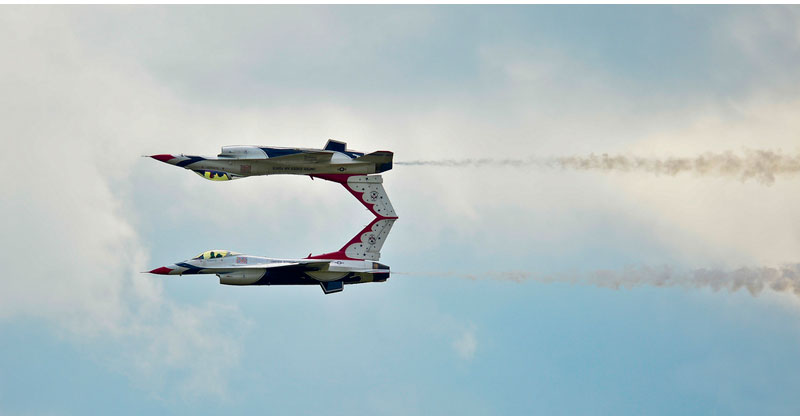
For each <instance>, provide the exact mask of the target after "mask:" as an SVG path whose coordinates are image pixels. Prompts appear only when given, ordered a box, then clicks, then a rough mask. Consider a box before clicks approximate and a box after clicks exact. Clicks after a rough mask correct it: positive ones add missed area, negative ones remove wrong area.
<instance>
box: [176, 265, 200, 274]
mask: <svg viewBox="0 0 800 420" xmlns="http://www.w3.org/2000/svg"><path fill="white" fill-rule="evenodd" d="M175 265H177V266H178V267H183V268H187V269H188V270H186V271H184V272H183V273H181V274H198V273H199V272H200V270H202V268H200V267H195V266H193V265H191V264H186V263H177V264H175Z"/></svg>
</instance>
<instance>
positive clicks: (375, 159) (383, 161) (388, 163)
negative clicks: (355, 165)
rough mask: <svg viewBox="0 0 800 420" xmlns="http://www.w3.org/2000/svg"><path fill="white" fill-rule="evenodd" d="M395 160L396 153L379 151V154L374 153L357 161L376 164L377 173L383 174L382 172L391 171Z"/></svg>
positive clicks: (358, 158)
mask: <svg viewBox="0 0 800 420" xmlns="http://www.w3.org/2000/svg"><path fill="white" fill-rule="evenodd" d="M393 158H394V153H392V152H387V151H385V150H379V151H377V152H372V153H369V154H366V155H364V156H360V157H357V158H356V160H357V161H360V162H369V163H374V164H375V172H376V173H381V172H386V171H388V170H389V169H392V159H393Z"/></svg>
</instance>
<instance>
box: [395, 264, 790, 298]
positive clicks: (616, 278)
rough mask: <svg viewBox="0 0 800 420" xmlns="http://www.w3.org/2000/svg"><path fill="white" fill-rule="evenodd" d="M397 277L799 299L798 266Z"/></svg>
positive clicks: (450, 274) (631, 268)
mask: <svg viewBox="0 0 800 420" xmlns="http://www.w3.org/2000/svg"><path fill="white" fill-rule="evenodd" d="M392 274H397V275H409V276H425V277H450V278H460V279H467V280H484V279H485V280H495V281H512V282H516V283H522V282H527V281H536V282H541V283H553V282H559V283H573V284H590V285H594V286H598V287H606V288H611V289H620V288H625V289H631V288H634V287H640V286H652V287H683V288H691V289H702V288H706V287H707V288H710V289H711V290H713V291H715V292H717V291H720V290H727V291H729V292H735V291H737V290H740V289H746V290H747V291H748V292H749V293H750V294H751V295H753V296H758V294H759V293H761V292H762V291H764V290H772V291H775V292H783V293H793V294H794V295H795V296H797V297H800V264H786V265H782V266H780V267H742V268H739V269H736V270H733V271H724V270H716V269H713V270H709V269H698V270H691V271H686V272H678V271H676V270H674V269H673V268H672V267H669V266H658V267H649V266H636V267H626V268H624V269H622V270H596V271H591V272H587V273H585V274H583V275H580V274H574V273H565V274H556V275H553V274H549V275H544V274H537V273H534V272H531V271H487V272H484V273H479V274H472V273H459V272H394V271H393V272H392Z"/></svg>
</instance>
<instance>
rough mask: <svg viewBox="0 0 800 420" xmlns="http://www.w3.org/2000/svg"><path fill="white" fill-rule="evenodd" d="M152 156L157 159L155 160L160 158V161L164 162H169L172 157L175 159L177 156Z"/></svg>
mask: <svg viewBox="0 0 800 420" xmlns="http://www.w3.org/2000/svg"><path fill="white" fill-rule="evenodd" d="M150 157H151V158H153V159H155V160H160V161H162V162H164V163H169V161H171V160H172V159H175V156H172V155H152V156H150Z"/></svg>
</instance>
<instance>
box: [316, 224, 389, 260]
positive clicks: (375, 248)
mask: <svg viewBox="0 0 800 420" xmlns="http://www.w3.org/2000/svg"><path fill="white" fill-rule="evenodd" d="M395 220H397V218H391V219H384V218H380V217H377V218H375V220H373V221H372V223H370V224H368V225H367V226H366V227H365V228H364V229H362V230H361V232H358V234H357V235H356V236H354V237H353V239H350V241H348V242H347V243H346V244H344V246H343V247H342V249H340V250H338V251H336V252H330V253H327V254H320V255H314V256H311V257H308V258H309V259H320V260H371V261H378V260H379V259H380V258H381V248H382V247H383V243H384V242H386V237H387V236H388V235H389V231H391V230H392V225H394V221H395Z"/></svg>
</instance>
